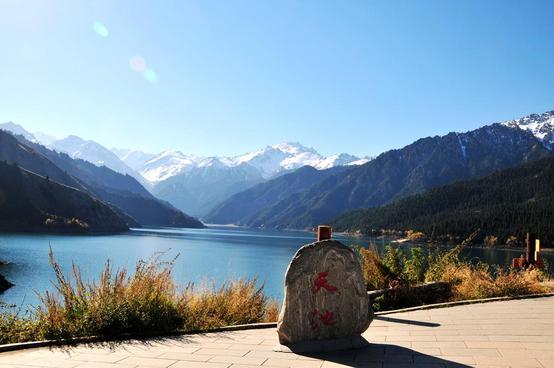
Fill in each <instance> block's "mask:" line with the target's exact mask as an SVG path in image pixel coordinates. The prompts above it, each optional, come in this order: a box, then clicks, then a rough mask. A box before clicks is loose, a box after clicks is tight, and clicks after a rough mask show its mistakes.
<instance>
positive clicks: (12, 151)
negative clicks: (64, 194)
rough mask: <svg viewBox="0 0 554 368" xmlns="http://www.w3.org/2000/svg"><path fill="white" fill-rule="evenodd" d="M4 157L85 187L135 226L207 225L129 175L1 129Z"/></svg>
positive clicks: (0, 146) (0, 155) (0, 156)
mask: <svg viewBox="0 0 554 368" xmlns="http://www.w3.org/2000/svg"><path fill="white" fill-rule="evenodd" d="M0 160H4V161H6V162H8V163H16V164H18V165H19V166H21V167H22V168H25V169H27V170H29V171H31V172H33V173H36V174H38V175H41V176H44V177H49V178H50V180H53V181H56V182H58V183H61V184H65V185H67V186H70V187H73V188H77V189H79V190H82V191H85V192H87V193H89V194H91V195H93V196H94V197H96V198H99V199H101V200H102V201H104V202H106V203H107V204H109V205H111V206H113V208H114V210H115V211H116V212H120V214H121V217H122V218H126V219H128V220H129V221H128V222H129V224H130V225H131V226H135V225H137V223H138V224H140V225H142V226H175V227H203V225H202V223H201V222H200V221H198V220H197V219H195V218H193V217H190V216H188V215H186V214H184V213H182V212H181V211H179V210H177V209H175V208H174V207H172V206H171V205H170V204H168V203H166V202H163V201H160V200H159V199H157V198H155V197H154V196H152V195H151V194H150V193H149V192H148V191H147V190H146V189H145V188H144V187H142V186H141V185H140V183H138V182H137V181H136V180H135V179H134V178H132V177H131V176H129V175H122V174H120V173H116V172H115V171H113V170H110V169H108V168H107V167H98V166H96V165H94V164H92V163H89V162H87V161H83V160H75V159H72V158H71V157H69V156H68V155H67V154H63V153H58V152H55V151H52V150H49V149H47V148H46V147H44V146H42V145H40V144H37V143H33V142H29V141H27V140H26V139H25V138H24V137H23V136H13V135H12V134H10V133H7V132H5V131H2V130H0Z"/></svg>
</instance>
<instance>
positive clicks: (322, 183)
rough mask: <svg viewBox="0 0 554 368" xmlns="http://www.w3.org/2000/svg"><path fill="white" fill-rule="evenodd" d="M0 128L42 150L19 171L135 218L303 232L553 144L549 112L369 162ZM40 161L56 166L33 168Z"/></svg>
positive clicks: (292, 150) (294, 149)
mask: <svg viewBox="0 0 554 368" xmlns="http://www.w3.org/2000/svg"><path fill="white" fill-rule="evenodd" d="M0 129H7V130H11V131H13V132H14V133H17V134H16V137H18V138H17V139H18V140H19V141H20V143H22V144H23V145H25V147H27V148H28V149H29V150H30V153H32V154H33V155H35V156H37V155H38V156H41V157H35V156H33V157H34V158H33V159H31V158H29V157H20V158H17V157H16V159H17V160H19V161H17V160H16V159H14V158H13V157H12V162H18V163H19V162H24V163H25V165H28V166H24V165H23V164H21V165H22V167H23V168H25V169H27V170H29V171H31V172H34V173H36V174H38V175H42V176H45V175H49V176H50V177H51V178H52V180H56V181H57V182H59V183H61V184H65V185H69V186H72V187H75V188H80V190H84V191H86V192H88V193H90V194H92V195H93V196H95V197H97V198H99V199H101V200H103V201H105V202H106V203H109V204H110V205H112V206H113V208H114V209H115V210H116V211H119V214H121V215H123V214H125V215H128V216H129V218H130V219H133V220H135V221H136V222H137V223H139V224H142V225H160V226H180V225H178V224H182V223H187V221H196V220H194V219H192V218H190V217H187V216H186V215H184V214H183V212H186V213H190V214H192V215H196V216H201V217H202V219H203V220H204V221H205V222H209V223H219V224H228V223H233V224H237V225H243V226H249V227H263V228H279V229H308V228H311V227H313V226H315V225H318V224H321V223H325V222H331V221H333V219H335V218H337V217H338V216H341V215H342V214H344V213H346V212H348V211H352V210H357V209H362V208H375V207H379V206H382V205H387V204H389V203H392V202H395V201H397V200H399V199H402V198H405V197H408V196H411V195H414V194H419V193H423V192H425V191H427V190H429V189H432V188H436V187H439V186H443V185H448V184H450V183H454V182H458V181H462V180H469V179H475V178H481V177H483V176H486V175H489V174H491V173H493V172H495V171H497V170H502V169H506V168H510V167H515V166H518V165H521V164H524V163H526V162H531V161H534V160H539V159H541V158H544V157H546V156H548V155H550V154H551V152H552V149H553V147H554V111H549V112H545V113H543V114H532V115H528V116H525V117H522V118H520V119H516V120H510V121H506V122H500V123H494V124H490V125H485V126H483V127H481V128H478V129H475V130H472V131H469V132H463V133H462V132H452V133H449V134H446V135H444V136H435V137H426V138H422V139H419V140H417V141H415V142H414V143H412V144H410V145H407V146H406V147H403V148H400V149H395V150H390V151H387V152H384V153H382V154H381V155H379V156H377V157H375V158H371V159H370V158H358V157H355V156H352V155H349V154H338V155H334V156H329V157H323V156H322V155H320V154H319V153H318V152H317V151H315V150H314V149H312V148H309V147H305V146H303V145H301V144H299V143H283V144H278V145H273V146H267V147H265V148H263V149H259V150H256V151H254V152H251V153H247V154H244V155H240V156H235V157H199V156H195V155H185V154H183V153H182V152H179V151H165V152H162V153H160V154H151V153H146V152H142V151H140V150H128V149H115V148H113V149H107V148H105V147H103V146H102V145H100V144H98V143H96V142H93V141H87V140H84V139H81V138H79V137H75V136H69V137H67V138H64V139H62V140H57V139H53V138H52V137H50V138H46V139H48V141H49V142H48V144H47V145H46V146H45V145H41V144H40V143H39V142H40V140H41V139H44V138H41V137H43V136H45V137H49V136H47V135H44V134H42V133H41V134H38V133H30V132H27V131H25V129H23V128H22V127H21V126H18V125H16V124H13V123H8V124H4V125H0ZM43 143H45V144H46V142H43ZM2 151H3V147H0V153H1V152H2ZM64 152H65V153H64ZM11 154H12V155H13V154H14V152H12V153H11ZM18 154H21V153H18ZM23 156H25V155H23ZM0 159H2V157H0ZM44 159H46V160H48V161H49V162H51V163H54V166H56V167H57V171H56V170H55V169H53V168H52V169H51V170H48V173H46V174H45V173H44V172H41V171H40V170H38V169H40V168H41V167H42V166H43V165H42V164H41V163H42V161H43V160H44ZM8 161H9V160H8ZM37 165H38V169H37V167H36V166H37ZM37 170H38V171H37ZM137 178H138V179H137ZM158 198H160V199H158ZM152 206H153V207H152ZM175 207H176V208H175ZM145 208H146V209H148V210H145ZM178 209H180V210H181V211H183V210H184V211H183V212H181V211H179V210H178ZM130 219H128V221H130ZM190 224H192V223H189V225H190ZM198 224H199V223H194V225H193V226H198Z"/></svg>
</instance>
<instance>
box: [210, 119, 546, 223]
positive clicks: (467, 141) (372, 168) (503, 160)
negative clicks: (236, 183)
mask: <svg viewBox="0 0 554 368" xmlns="http://www.w3.org/2000/svg"><path fill="white" fill-rule="evenodd" d="M547 115H551V113H546V115H545V114H543V115H531V118H530V119H537V117H538V119H542V120H543V122H548V121H550V120H549V119H550V118H545V116H547ZM526 121H529V119H527V120H526ZM545 126H546V125H545ZM541 132H542V131H541ZM547 137H549V135H548V134H542V133H541V134H537V131H536V130H530V129H522V128H521V127H519V126H513V125H511V124H507V123H504V124H492V125H487V126H484V127H482V128H479V129H476V130H473V131H470V132H466V133H449V134H447V135H445V136H442V137H438V136H436V137H428V138H422V139H419V140H417V141H416V142H414V143H412V144H410V145H408V146H406V147H404V148H402V149H397V150H391V151H388V152H385V153H383V154H381V155H379V156H378V157H376V158H375V159H373V160H371V161H369V162H368V163H366V164H364V165H361V166H354V167H352V168H351V170H347V171H344V172H338V173H336V174H333V175H330V176H329V177H327V178H325V179H323V180H321V181H318V182H316V183H312V185H310V186H309V187H307V188H303V189H302V190H300V191H297V192H294V193H289V195H287V196H284V197H283V196H279V195H273V196H271V197H269V196H268V197H267V198H266V200H265V202H264V203H265V205H264V208H258V207H255V206H250V205H244V204H243V203H250V202H255V201H256V200H257V198H258V197H257V196H258V194H256V190H254V188H251V189H249V190H246V191H244V192H242V193H239V194H237V195H235V196H234V197H232V198H235V199H236V198H241V201H231V199H230V200H228V201H226V202H224V203H223V204H222V205H220V206H218V212H217V213H216V212H214V211H215V210H214V211H212V213H210V214H209V215H208V216H207V217H206V219H207V221H209V222H225V223H228V222H232V223H238V224H241V225H244V226H250V227H265V228H280V229H309V228H311V227H312V226H316V225H317V224H321V223H326V222H329V221H331V220H333V219H334V218H336V217H338V216H339V215H341V214H343V213H345V212H347V211H350V210H355V209H359V208H371V207H376V206H381V205H383V204H387V203H389V202H391V201H395V200H397V199H400V198H403V197H406V196H409V195H412V194H416V193H421V192H423V191H425V190H427V189H430V188H434V187H437V186H441V185H445V184H449V183H452V182H456V181H459V180H466V179H471V178H478V177H482V176H484V175H488V174H490V173H492V172H494V171H496V170H499V169H505V168H509V167H513V166H517V165H520V164H522V163H525V162H530V161H533V160H537V159H540V158H543V157H546V156H548V155H549V154H550V148H551V146H550V145H549V143H548V141H546V140H545V138H547ZM291 175H292V176H293V177H294V175H299V176H300V175H302V174H301V173H298V171H297V172H294V173H292V174H291ZM289 180H294V179H293V178H289ZM265 185H266V188H270V187H272V186H275V187H276V188H278V187H280V186H281V185H282V184H281V183H280V182H279V181H278V180H277V179H273V180H270V181H268V182H267V183H266V184H265ZM266 191H267V192H268V193H271V192H272V190H270V189H266ZM274 193H277V191H274ZM241 202H243V203H241ZM222 206H224V208H225V212H226V213H223V211H221V210H219V209H221V208H223V207H222Z"/></svg>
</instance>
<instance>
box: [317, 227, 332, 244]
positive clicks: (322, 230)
mask: <svg viewBox="0 0 554 368" xmlns="http://www.w3.org/2000/svg"><path fill="white" fill-rule="evenodd" d="M331 233H332V229H331V226H326V225H319V226H318V227H317V241H322V240H328V239H331Z"/></svg>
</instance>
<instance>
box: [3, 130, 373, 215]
mask: <svg viewBox="0 0 554 368" xmlns="http://www.w3.org/2000/svg"><path fill="white" fill-rule="evenodd" d="M0 129H4V130H8V131H11V132H12V133H14V134H17V135H21V136H23V137H25V139H26V140H27V141H28V142H32V143H41V144H43V145H45V146H46V147H47V148H48V149H50V150H54V151H56V152H60V153H66V154H68V155H69V156H70V157H71V158H73V159H82V160H86V161H88V162H91V163H93V164H95V165H96V166H106V167H108V168H110V169H112V170H114V171H116V172H119V173H122V174H128V175H130V176H132V177H133V178H135V179H136V180H137V181H139V182H140V183H141V184H142V185H143V186H144V187H145V188H147V189H148V190H149V191H150V192H151V193H152V194H154V195H155V196H156V197H158V198H160V199H163V200H166V201H168V202H170V203H171V204H172V205H174V206H175V207H177V208H179V209H180V210H182V211H184V212H186V213H190V214H192V215H195V216H203V215H205V214H207V213H208V212H209V211H211V210H212V209H213V208H214V207H215V206H216V205H218V204H219V203H220V202H222V201H223V200H225V199H227V198H228V197H229V196H231V195H233V194H235V193H238V192H240V191H243V190H246V189H248V188H250V187H252V186H253V185H255V184H258V183H261V182H264V181H267V180H270V179H271V178H273V177H276V176H279V175H282V174H284V173H288V172H292V171H294V170H296V169H298V168H300V167H302V166H306V165H310V166H313V167H315V168H317V169H321V170H323V169H327V168H331V167H336V166H343V165H361V164H363V163H365V162H367V161H369V158H367V157H366V158H358V157H356V156H353V155H350V154H346V153H341V154H337V155H333V156H329V157H324V156H322V155H321V154H319V153H318V152H317V151H315V150H314V149H313V148H309V147H305V146H303V145H301V144H299V143H282V144H277V145H273V146H267V147H265V148H263V149H259V150H256V151H254V152H251V153H247V154H244V155H240V156H235V157H200V156H196V155H185V154H183V153H182V152H180V151H164V152H161V153H159V154H152V153H146V152H143V151H140V150H130V149H118V148H112V149H108V148H106V147H104V146H102V145H101V144H99V143H97V142H94V141H91V140H85V139H82V138H80V137H77V136H75V135H70V136H68V137H66V138H63V139H55V138H53V137H51V136H48V135H46V134H44V133H40V132H35V133H31V132H28V131H27V130H25V129H24V128H23V127H22V126H20V125H17V124H14V123H12V122H9V123H5V124H0ZM45 137H46V138H45ZM43 139H46V141H43Z"/></svg>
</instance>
